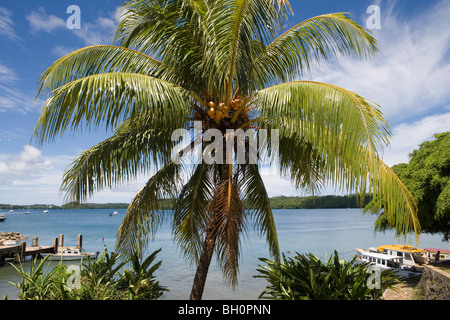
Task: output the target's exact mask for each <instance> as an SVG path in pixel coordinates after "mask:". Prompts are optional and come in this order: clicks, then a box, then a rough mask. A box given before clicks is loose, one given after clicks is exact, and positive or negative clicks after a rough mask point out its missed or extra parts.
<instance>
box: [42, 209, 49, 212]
mask: <svg viewBox="0 0 450 320" xmlns="http://www.w3.org/2000/svg"><path fill="white" fill-rule="evenodd" d="M42 212H43V213H49V212H50V211H48V210H47V209H45V210H44V211H42Z"/></svg>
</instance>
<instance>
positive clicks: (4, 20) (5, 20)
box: [0, 7, 20, 40]
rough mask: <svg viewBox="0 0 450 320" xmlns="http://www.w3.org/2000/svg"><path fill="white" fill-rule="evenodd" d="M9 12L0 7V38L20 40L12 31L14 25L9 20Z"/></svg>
mask: <svg viewBox="0 0 450 320" xmlns="http://www.w3.org/2000/svg"><path fill="white" fill-rule="evenodd" d="M11 16H12V14H11V12H10V11H8V10H7V9H6V8H4V7H0V36H2V37H3V36H5V37H7V38H9V39H11V40H18V39H20V38H19V37H18V36H17V35H16V33H15V31H14V28H13V26H14V23H13V21H12V19H11Z"/></svg>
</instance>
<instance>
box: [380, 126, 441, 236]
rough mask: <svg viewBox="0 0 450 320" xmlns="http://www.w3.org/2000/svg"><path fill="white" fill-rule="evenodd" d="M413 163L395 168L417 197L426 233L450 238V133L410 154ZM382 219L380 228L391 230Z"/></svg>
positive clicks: (427, 142)
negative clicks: (439, 234)
mask: <svg viewBox="0 0 450 320" xmlns="http://www.w3.org/2000/svg"><path fill="white" fill-rule="evenodd" d="M409 157H410V160H409V163H402V164H398V165H395V166H393V167H392V170H394V172H395V173H396V174H397V176H398V177H399V178H400V179H401V180H402V181H403V182H404V184H405V185H406V186H407V187H408V189H409V190H410V191H411V193H412V194H413V196H414V197H415V198H416V200H417V203H418V206H419V211H418V218H419V222H420V225H421V227H422V231H423V232H427V233H441V234H443V235H444V239H446V240H449V238H450V132H444V133H440V134H435V135H434V139H432V140H430V141H425V142H423V143H422V144H421V145H420V146H419V149H417V150H414V151H413V152H412V153H411V154H410V155H409ZM383 218H384V217H383V216H381V217H380V218H379V219H378V221H377V228H378V229H380V230H384V229H386V228H388V227H389V226H388V225H387V223H386V221H385V220H384V219H383Z"/></svg>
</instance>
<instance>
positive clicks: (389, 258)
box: [355, 248, 423, 278]
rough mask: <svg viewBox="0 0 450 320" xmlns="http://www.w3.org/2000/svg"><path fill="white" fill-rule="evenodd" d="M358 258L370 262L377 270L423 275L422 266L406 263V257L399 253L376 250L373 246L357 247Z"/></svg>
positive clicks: (361, 261) (408, 275)
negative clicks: (367, 248)
mask: <svg viewBox="0 0 450 320" xmlns="http://www.w3.org/2000/svg"><path fill="white" fill-rule="evenodd" d="M355 250H356V252H357V255H356V257H357V260H358V262H360V263H364V262H368V263H370V264H372V265H373V266H374V267H375V269H376V270H377V269H378V270H381V271H383V270H396V273H397V275H398V276H400V277H403V278H410V277H414V276H418V275H421V274H422V272H423V270H422V269H421V268H420V267H416V266H411V265H408V264H405V258H404V257H400V256H398V255H392V254H387V253H380V252H376V251H375V250H374V249H373V248H371V249H369V250H366V249H355Z"/></svg>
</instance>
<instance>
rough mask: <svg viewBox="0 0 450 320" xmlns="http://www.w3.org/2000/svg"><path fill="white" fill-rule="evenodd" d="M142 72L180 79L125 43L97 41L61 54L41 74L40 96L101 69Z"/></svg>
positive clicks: (106, 71)
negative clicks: (97, 42)
mask: <svg viewBox="0 0 450 320" xmlns="http://www.w3.org/2000/svg"><path fill="white" fill-rule="evenodd" d="M113 72H125V73H138V74H142V75H146V76H152V77H156V78H160V79H162V80H165V81H168V82H173V83H178V82H177V72H176V70H173V69H171V68H170V67H168V66H167V65H164V64H163V63H161V62H160V61H158V60H156V59H154V58H152V57H150V56H148V55H146V54H143V53H141V52H138V51H135V50H131V49H128V48H124V47H118V46H111V45H97V46H89V47H85V48H82V49H79V50H76V51H73V52H72V53H70V54H68V55H66V56H63V57H61V58H60V59H58V60H57V61H55V62H54V63H53V64H52V65H51V66H50V68H48V69H47V70H46V71H45V72H44V73H43V74H42V75H41V76H40V77H39V86H38V96H39V95H41V94H42V95H47V94H49V93H51V92H52V91H53V90H56V89H58V88H59V87H61V86H63V85H65V84H67V83H70V82H72V81H75V80H78V79H82V78H85V77H87V76H90V75H95V74H101V73H113Z"/></svg>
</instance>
